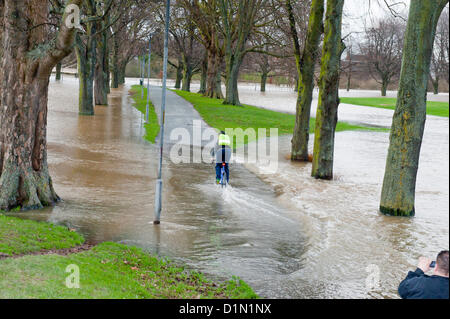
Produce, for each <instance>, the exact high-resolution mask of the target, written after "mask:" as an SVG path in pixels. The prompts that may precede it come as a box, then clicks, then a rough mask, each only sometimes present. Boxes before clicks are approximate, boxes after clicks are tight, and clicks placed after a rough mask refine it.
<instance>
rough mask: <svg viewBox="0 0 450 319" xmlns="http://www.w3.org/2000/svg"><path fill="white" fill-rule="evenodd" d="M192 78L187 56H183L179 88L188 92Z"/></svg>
mask: <svg viewBox="0 0 450 319" xmlns="http://www.w3.org/2000/svg"><path fill="white" fill-rule="evenodd" d="M191 80H192V65H191V61H190V59H189V58H188V57H187V56H183V85H182V87H181V90H183V91H186V92H190V91H191Z"/></svg>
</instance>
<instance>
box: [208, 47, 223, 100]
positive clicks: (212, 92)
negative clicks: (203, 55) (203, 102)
mask: <svg viewBox="0 0 450 319" xmlns="http://www.w3.org/2000/svg"><path fill="white" fill-rule="evenodd" d="M220 66H221V61H220V56H219V54H218V53H217V52H216V50H215V49H209V50H208V67H207V78H206V93H205V96H207V97H210V98H213V99H223V94H222V88H221V86H218V85H217V84H218V82H220Z"/></svg>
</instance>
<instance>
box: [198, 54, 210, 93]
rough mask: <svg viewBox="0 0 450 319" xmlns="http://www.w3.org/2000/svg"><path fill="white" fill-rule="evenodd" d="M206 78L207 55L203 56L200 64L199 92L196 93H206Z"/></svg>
mask: <svg viewBox="0 0 450 319" xmlns="http://www.w3.org/2000/svg"><path fill="white" fill-rule="evenodd" d="M207 77H208V55H207V54H205V59H204V60H203V62H202V72H201V77H200V91H198V93H201V94H205V93H206V80H207Z"/></svg>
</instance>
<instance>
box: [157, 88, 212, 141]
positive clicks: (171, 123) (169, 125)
mask: <svg viewBox="0 0 450 319" xmlns="http://www.w3.org/2000/svg"><path fill="white" fill-rule="evenodd" d="M161 94H162V88H161V87H157V86H150V99H151V100H152V102H153V105H154V106H155V110H156V114H158V117H159V119H161ZM194 121H199V122H196V124H197V125H198V123H201V130H202V131H201V132H202V134H203V132H204V131H205V130H206V129H208V128H209V129H210V127H209V126H208V125H207V124H206V123H205V121H203V119H202V117H201V116H200V114H199V113H198V112H197V111H196V110H195V109H194V107H193V106H192V104H190V103H189V102H187V101H186V100H184V99H183V98H181V97H180V96H178V95H177V94H176V93H174V92H172V91H170V90H167V94H166V116H165V126H164V127H165V132H164V143H165V144H173V143H176V142H177V141H171V140H170V133H171V132H172V130H174V129H178V128H184V129H186V130H188V131H189V133H190V136H191V143H190V145H193V146H201V145H199V143H193V141H192V136H193V129H194ZM203 144H205V142H203Z"/></svg>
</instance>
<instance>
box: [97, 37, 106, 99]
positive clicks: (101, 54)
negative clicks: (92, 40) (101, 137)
mask: <svg viewBox="0 0 450 319" xmlns="http://www.w3.org/2000/svg"><path fill="white" fill-rule="evenodd" d="M107 37H108V34H107V32H106V31H104V32H103V33H102V35H101V36H99V37H98V41H97V63H96V64H95V87H94V90H95V91H94V98H95V104H96V105H108V89H109V83H108V74H107V72H108V71H107V70H108V40H107Z"/></svg>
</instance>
